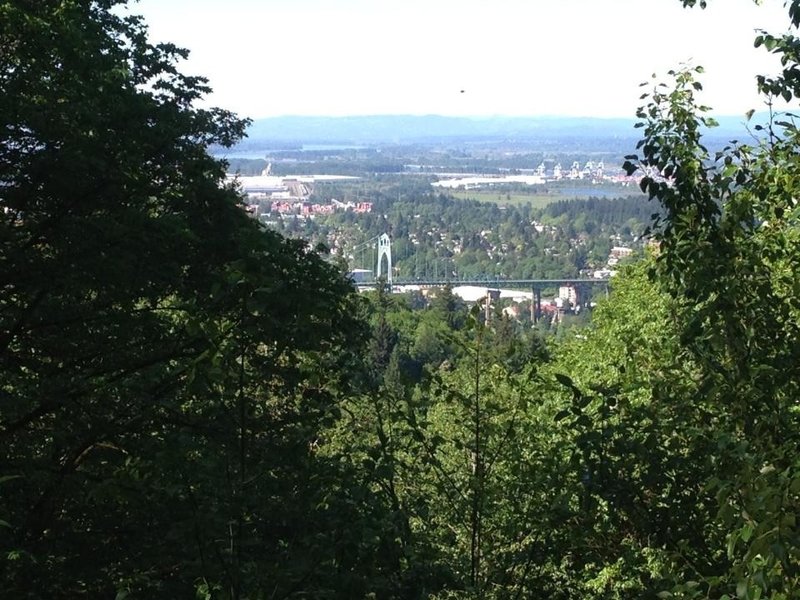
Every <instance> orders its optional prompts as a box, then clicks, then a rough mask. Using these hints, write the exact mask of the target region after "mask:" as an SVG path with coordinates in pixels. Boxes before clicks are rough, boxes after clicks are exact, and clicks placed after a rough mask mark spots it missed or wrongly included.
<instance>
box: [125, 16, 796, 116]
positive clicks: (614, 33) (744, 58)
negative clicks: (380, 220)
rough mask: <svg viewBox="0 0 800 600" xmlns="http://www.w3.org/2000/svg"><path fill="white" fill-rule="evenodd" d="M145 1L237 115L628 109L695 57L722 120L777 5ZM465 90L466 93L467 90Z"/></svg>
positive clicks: (159, 30) (153, 27)
mask: <svg viewBox="0 0 800 600" xmlns="http://www.w3.org/2000/svg"><path fill="white" fill-rule="evenodd" d="M709 5H710V6H709V8H708V9H707V10H705V11H701V10H699V9H694V10H687V9H683V8H681V6H680V2H679V0H141V1H140V2H138V3H133V4H132V5H131V7H130V9H129V10H131V11H132V12H135V13H138V14H142V15H144V17H145V19H146V21H147V23H148V24H149V26H150V33H151V38H152V40H153V41H171V42H174V43H176V44H178V45H180V46H183V47H185V48H188V49H189V50H190V51H191V56H190V58H189V60H188V61H187V62H186V63H184V64H183V66H182V70H183V72H185V73H188V74H193V75H204V76H206V77H208V78H209V79H210V82H211V86H212V87H213V88H214V94H213V96H212V97H211V98H210V103H211V104H213V105H216V106H221V107H223V108H228V109H231V110H233V111H235V112H238V113H239V114H240V115H241V116H249V117H254V118H258V117H266V116H280V115H364V114H442V115H472V116H484V115H525V116H539V115H571V116H601V117H611V116H614V117H633V116H634V112H635V109H636V106H638V104H639V102H640V101H639V95H640V93H641V89H640V88H639V85H638V84H639V83H641V82H642V81H645V80H647V79H649V77H650V75H651V74H652V73H654V72H655V73H665V72H666V71H667V70H668V69H670V68H675V67H677V66H679V65H680V64H681V63H682V62H691V63H692V64H702V65H703V66H704V67H705V68H706V75H705V76H704V77H703V79H702V82H703V84H704V86H705V88H706V91H705V95H704V96H703V101H704V102H706V103H707V104H709V105H711V106H712V107H713V108H714V112H715V113H717V114H731V115H739V114H743V113H744V112H746V111H747V110H748V109H750V108H755V109H761V108H763V102H762V100H761V99H759V97H758V96H757V95H756V93H755V91H754V90H755V83H754V76H755V74H756V73H761V72H772V71H774V70H775V68H776V65H777V62H776V61H775V60H774V57H770V56H769V55H768V54H767V53H766V51H765V50H764V49H763V48H761V49H758V50H756V49H754V48H753V43H752V42H753V38H754V36H755V34H754V29H756V28H765V29H768V30H770V31H772V32H775V33H780V32H782V31H783V30H785V28H786V24H787V23H788V18H787V17H786V16H785V11H784V9H783V2H782V1H781V0H765V1H764V5H763V6H755V5H754V3H753V1H752V0H709ZM462 90H463V92H462Z"/></svg>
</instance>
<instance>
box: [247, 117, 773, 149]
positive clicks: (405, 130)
mask: <svg viewBox="0 0 800 600" xmlns="http://www.w3.org/2000/svg"><path fill="white" fill-rule="evenodd" d="M717 120H718V121H719V122H720V127H719V128H716V129H714V130H713V136H714V137H724V138H726V139H729V138H735V137H737V136H738V137H742V136H745V135H747V133H746V130H745V126H744V123H745V118H744V116H741V117H737V116H722V117H717ZM765 120H766V114H764V115H756V117H754V119H753V121H751V123H752V122H756V121H757V122H764V121H765ZM635 123H636V120H635V119H602V118H589V117H585V118H576V117H482V118H478V117H445V116H440V115H424V116H416V115H382V116H352V117H303V116H287V117H271V118H266V119H257V120H255V121H253V123H252V125H251V126H250V128H249V129H248V138H249V140H248V141H246V142H245V144H248V143H262V142H267V141H269V142H275V143H280V144H286V143H294V144H297V143H299V144H339V145H360V144H376V143H382V144H391V143H396V144H407V143H424V142H433V141H444V140H452V141H457V140H462V141H465V140H476V141H480V140H535V139H554V138H559V139H589V138H606V139H609V138H617V139H620V138H639V137H641V131H640V130H638V129H635V128H634V124H635Z"/></svg>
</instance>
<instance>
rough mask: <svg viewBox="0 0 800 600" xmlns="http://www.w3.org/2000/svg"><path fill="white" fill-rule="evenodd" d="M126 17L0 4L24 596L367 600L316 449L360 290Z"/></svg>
mask: <svg viewBox="0 0 800 600" xmlns="http://www.w3.org/2000/svg"><path fill="white" fill-rule="evenodd" d="M123 5H124V2H117V1H115V0H107V1H102V2H98V1H90V0H67V1H60V0H59V1H55V0H44V1H42V2H22V1H16V0H14V1H4V2H0V119H2V122H1V123H0V280H1V281H2V282H3V284H2V286H0V340H2V343H0V373H1V374H2V375H1V377H2V379H0V400H1V402H0V474H1V475H2V477H3V489H2V495H0V517H1V518H2V520H3V521H4V522H6V523H7V524H8V525H9V527H3V531H0V549H2V552H3V555H4V561H5V565H4V569H3V573H4V574H3V589H4V593H6V594H7V595H10V596H14V597H20V598H22V597H31V598H41V597H50V598H58V597H64V598H73V597H76V596H81V595H84V596H90V597H109V596H113V595H114V594H115V592H119V593H120V594H123V595H124V594H126V593H133V594H139V595H143V596H148V597H168V598H174V597H187V596H190V595H192V594H194V593H195V591H197V592H198V593H203V594H209V595H211V596H215V597H231V598H241V597H245V596H249V597H253V596H257V595H259V594H266V593H267V590H269V593H270V594H273V593H277V594H282V595H290V594H293V593H298V594H299V593H306V594H307V593H311V592H309V591H308V590H320V589H336V590H339V592H338V593H340V594H341V595H342V597H353V596H354V595H356V596H357V595H361V592H364V593H366V588H365V587H364V586H366V585H367V583H365V582H366V581H367V579H371V577H368V578H366V579H365V578H364V577H362V574H363V573H366V572H367V571H370V570H371V569H372V567H371V566H368V567H366V569H365V568H364V565H367V564H375V563H374V560H373V559H372V558H370V556H375V557H378V560H379V561H380V558H379V557H380V555H379V554H376V553H374V552H371V551H367V550H365V553H364V554H363V556H362V555H360V551H358V550H352V548H362V549H366V548H367V546H364V545H361V542H360V541H359V540H360V539H361V538H359V537H358V536H359V535H361V532H362V531H363V529H357V530H348V529H347V528H346V527H344V525H343V521H341V520H339V519H345V520H348V521H352V520H354V519H355V518H356V517H355V514H354V512H353V510H349V509H348V508H347V507H348V506H354V504H353V502H352V499H351V495H352V494H356V495H357V494H358V493H359V492H358V490H354V489H353V488H351V487H348V486H346V485H345V486H342V485H340V483H341V482H347V481H349V479H348V477H347V474H346V473H343V472H340V470H338V467H337V465H336V464H326V463H324V461H322V460H321V459H319V458H318V456H317V453H316V451H315V448H316V444H317V442H316V440H317V437H318V431H319V430H320V428H321V427H323V426H324V425H325V424H326V423H328V422H329V421H330V420H332V419H335V418H336V412H335V408H336V402H337V398H338V395H339V394H340V393H342V392H343V391H344V390H346V389H348V388H349V385H350V383H349V379H348V376H347V373H348V372H349V369H350V367H349V366H348V365H349V364H351V357H350V354H349V352H347V351H346V350H345V348H347V347H350V346H351V345H352V344H353V341H352V340H353V338H354V337H355V338H358V336H359V335H360V327H359V325H358V323H356V322H355V321H354V319H353V316H352V315H354V314H355V311H354V310H353V304H352V300H353V293H352V290H351V288H350V286H349V285H348V283H347V282H346V281H345V280H344V278H343V277H342V276H341V275H340V273H339V272H338V271H337V270H336V269H335V268H333V267H331V266H329V265H328V264H326V263H325V262H323V261H322V260H321V259H320V257H319V256H317V255H316V254H314V253H311V252H309V251H307V250H306V246H305V244H304V243H302V242H293V241H287V240H285V239H283V238H281V237H280V236H278V235H276V234H272V233H266V232H264V231H262V230H261V229H260V228H259V226H258V225H257V223H256V222H255V221H253V220H251V219H250V218H248V217H247V216H246V213H245V212H244V211H243V210H241V204H240V201H239V198H238V196H237V194H236V192H235V190H233V189H231V188H230V187H228V186H226V184H225V180H224V165H223V164H222V163H220V162H218V161H216V160H214V159H213V158H211V157H210V156H209V155H208V153H207V146H208V144H211V143H217V144H222V145H228V144H231V143H232V142H233V141H235V140H236V139H237V138H238V137H239V136H240V135H241V134H242V131H243V127H244V122H242V121H240V120H238V119H236V118H235V117H234V116H233V115H231V114H230V113H227V112H225V111H221V110H216V109H213V110H200V109H196V108H193V103H194V101H195V100H197V99H198V98H199V97H201V96H202V95H203V94H204V93H206V92H207V91H208V88H207V87H206V85H205V81H204V80H202V79H200V78H194V77H187V76H184V75H181V74H180V73H179V72H178V71H177V70H176V68H175V66H174V63H175V61H176V60H177V59H178V58H180V57H182V56H184V55H185V52H184V51H182V50H179V49H177V48H175V47H174V46H172V45H170V44H162V45H155V46H154V45H151V44H149V43H148V42H147V39H146V29H145V27H144V25H143V24H142V23H141V21H140V20H138V19H137V18H135V17H127V16H121V15H124V11H123V8H122V6H123ZM362 514H364V515H365V518H369V513H368V512H367V511H366V510H365V511H364V512H363V513H362ZM348 531H349V532H351V533H353V535H352V536H351V535H349V533H348ZM353 536H355V537H353ZM378 579H380V577H378ZM374 581H377V579H376V580H374ZM374 581H373V583H374ZM369 585H371V584H369ZM376 585H377V584H376Z"/></svg>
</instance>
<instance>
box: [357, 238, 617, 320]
mask: <svg viewBox="0 0 800 600" xmlns="http://www.w3.org/2000/svg"><path fill="white" fill-rule="evenodd" d="M348 258H349V260H350V262H349V264H351V265H359V266H358V267H354V268H352V270H351V272H350V275H351V278H352V279H353V283H354V285H356V287H358V288H359V289H367V288H373V287H375V286H376V285H381V284H382V285H385V286H387V287H388V288H389V289H392V290H398V291H402V290H406V289H409V288H417V289H426V288H437V287H445V286H451V287H457V286H475V287H483V288H486V289H487V294H488V293H489V292H488V291H489V290H499V289H507V290H519V291H524V292H526V293H530V298H531V318H532V319H533V320H534V321H536V320H538V319H539V317H541V315H542V291H543V290H547V289H554V288H560V287H563V286H567V287H572V288H574V289H575V293H576V296H577V297H578V298H581V299H588V298H591V296H592V293H591V292H592V291H595V290H598V289H599V290H600V291H602V292H605V293H606V294H607V293H608V289H609V285H610V282H609V280H608V279H589V278H563V279H512V278H508V277H504V276H501V275H497V274H485V275H479V276H475V275H469V276H459V275H458V273H457V272H456V271H455V270H453V269H447V268H446V265H445V264H442V265H441V270H440V268H439V265H438V264H437V265H434V266H433V269H429V268H428V267H429V266H430V265H427V264H426V265H425V267H426V268H425V270H424V271H422V272H420V271H417V273H416V274H415V275H414V276H411V277H400V276H398V275H397V274H395V272H394V269H393V268H392V241H391V238H390V237H389V236H388V235H387V234H385V233H384V234H381V235H379V236H375V237H374V238H372V239H369V240H367V241H366V242H364V243H362V244H359V245H357V246H355V247H354V248H353V250H352V251H351V253H350V254H349V256H348ZM587 302H588V300H587Z"/></svg>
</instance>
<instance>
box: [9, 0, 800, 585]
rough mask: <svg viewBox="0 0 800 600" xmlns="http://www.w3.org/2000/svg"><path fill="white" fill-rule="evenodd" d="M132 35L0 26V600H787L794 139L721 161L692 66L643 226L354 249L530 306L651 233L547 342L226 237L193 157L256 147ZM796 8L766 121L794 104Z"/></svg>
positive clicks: (65, 10) (798, 466) (92, 5)
mask: <svg viewBox="0 0 800 600" xmlns="http://www.w3.org/2000/svg"><path fill="white" fill-rule="evenodd" d="M682 3H683V4H684V5H686V6H689V5H694V4H695V0H682ZM124 4H125V0H105V1H103V2H98V1H96V0H40V1H37V2H27V1H22V0H0V119H2V122H0V207H2V210H0V560H2V561H3V569H2V576H0V577H2V580H1V581H2V588H1V589H2V595H3V596H4V597H9V598H30V599H38V598H54V599H58V598H64V599H67V598H69V599H71V598H84V597H85V598H117V599H118V600H122V599H124V598H165V599H166V598H170V599H171V598H203V599H206V600H208V599H231V600H233V599H236V600H241V599H245V598H251V599H256V598H286V599H289V598H293V599H300V598H317V599H333V598H341V599H351V598H375V599H378V598H387V599H391V598H396V599H440V600H444V599H457V598H460V599H485V600H489V599H498V600H499V599H509V600H510V599H521V598H548V599H555V600H558V599H563V600H568V599H570V600H571V599H575V598H580V599H589V600H605V599H620V600H622V599H626V600H635V599H640V598H687V599H688V598H698V599H699V598H713V599H715V600H723V599H724V600H731V599H733V598H739V599H747V600H758V599H765V598H769V599H771V600H786V599H790V598H800V532H799V531H798V522H797V518H798V514H800V453H799V452H798V448H800V422H799V421H800V404H799V403H798V398H799V397H800V396H799V395H800V284H798V282H800V263H799V262H798V261H797V256H798V255H800V229H799V228H798V226H799V225H800V208H798V206H797V198H798V196H800V130H799V129H798V128H797V127H796V126H795V124H794V123H793V121H792V120H791V119H789V118H786V117H784V116H780V115H777V114H776V115H775V118H774V120H773V122H772V123H771V125H770V128H769V130H768V131H767V132H766V134H767V135H766V137H765V138H764V141H763V142H755V143H754V145H752V146H745V145H741V144H736V143H732V144H731V145H730V147H729V148H728V149H727V150H725V151H724V152H722V153H721V154H719V155H718V156H709V154H708V151H707V149H706V147H705V146H704V144H703V139H702V135H701V133H702V132H703V131H704V130H705V128H707V127H708V126H711V125H713V123H712V122H711V121H710V120H709V119H708V118H707V117H706V116H705V115H706V114H707V111H706V109H705V108H704V107H702V106H698V105H697V102H696V94H697V92H698V91H699V90H700V89H701V88H702V84H701V81H700V80H699V79H698V78H699V77H700V73H701V69H700V68H689V67H687V68H684V69H681V70H678V71H676V72H672V73H670V74H669V75H668V79H667V82H666V83H665V84H663V85H662V84H660V82H659V80H657V79H656V80H654V81H653V84H652V85H651V86H650V85H648V86H647V87H646V88H645V91H646V92H647V93H646V96H645V97H644V98H643V100H644V102H645V105H644V106H643V107H642V108H641V109H640V111H639V112H638V114H637V118H638V119H639V122H640V123H641V132H642V135H643V139H642V141H641V143H640V144H639V146H638V154H636V155H631V156H629V157H628V159H627V162H626V165H625V168H626V169H627V170H628V172H630V173H635V172H637V171H639V170H641V174H642V175H643V176H644V177H643V179H642V189H643V190H644V191H645V192H646V193H647V195H648V197H649V198H650V200H651V203H650V204H649V205H648V204H642V203H641V201H640V200H636V201H634V200H631V201H622V200H617V201H603V200H591V201H587V202H584V203H583V204H580V203H564V204H561V203H554V204H551V205H550V206H548V207H546V208H544V209H541V212H537V213H535V214H534V212H533V209H532V208H530V207H524V206H523V207H515V208H513V209H512V208H511V207H509V208H506V209H505V210H503V209H500V208H499V207H498V206H496V205H493V204H480V203H468V202H467V203H465V202H463V201H456V200H454V199H452V198H449V197H447V196H443V195H438V194H434V193H432V192H431V191H430V188H428V187H427V186H425V188H424V189H423V188H422V187H420V189H418V190H411V191H408V190H406V191H405V192H401V193H400V194H399V197H398V195H397V194H395V193H388V194H387V196H386V198H385V199H382V198H379V199H377V200H376V206H377V210H375V211H374V212H373V213H370V216H369V217H368V218H365V219H364V220H363V221H359V222H358V223H350V224H349V225H351V226H354V227H358V228H360V230H361V232H362V234H363V236H364V237H367V236H370V235H373V233H378V232H381V233H382V232H383V231H384V230H385V229H384V228H385V227H387V226H388V227H390V228H392V229H393V231H394V232H395V233H396V237H398V238H404V239H406V240H407V243H409V244H412V245H415V246H419V247H421V248H423V249H425V251H426V252H428V253H431V252H432V253H433V258H434V259H436V258H439V256H440V255H439V254H438V253H439V252H441V253H442V254H447V253H450V254H451V255H452V256H449V258H452V259H453V261H454V263H455V264H456V266H457V267H458V268H459V269H464V270H468V269H469V268H471V267H474V268H475V269H478V268H481V269H483V268H488V263H485V262H484V261H486V260H493V261H494V262H495V263H496V264H495V266H497V267H498V268H501V269H504V270H507V271H508V272H509V273H510V272H511V271H512V269H513V270H515V271H514V273H519V274H522V273H532V274H533V273H535V274H536V275H545V276H546V273H547V272H548V271H547V269H549V268H552V269H554V270H563V269H570V268H572V269H575V270H578V269H580V268H581V265H582V264H583V262H581V261H582V260H584V261H591V260H593V259H592V258H591V257H592V255H593V253H594V254H596V255H597V256H601V255H602V254H603V253H604V252H605V251H606V250H605V248H599V247H596V248H589V247H586V248H584V249H581V246H580V244H579V243H578V242H576V240H577V241H580V240H581V239H582V234H584V233H585V234H591V233H592V232H597V231H599V232H604V231H605V228H607V227H609V226H610V224H614V226H617V225H618V224H619V222H620V220H621V219H626V220H630V225H629V227H630V232H629V234H630V235H634V234H635V235H639V234H640V232H639V230H638V227H639V226H640V224H642V225H643V224H644V223H642V220H643V219H644V218H645V217H644V214H643V212H644V211H647V212H648V213H650V212H652V213H657V217H656V218H655V220H654V222H652V223H651V224H650V225H651V227H652V229H651V232H650V237H651V239H652V240H653V244H652V248H651V249H650V250H648V251H647V252H645V253H643V255H642V257H641V259H640V260H638V261H636V262H635V263H634V264H630V265H627V266H625V267H623V268H622V269H621V273H620V274H619V275H617V277H616V278H615V279H614V282H613V291H612V293H611V295H610V296H609V297H608V298H607V299H605V300H603V301H602V302H601V303H600V304H599V305H598V307H597V309H596V310H595V311H594V313H593V316H592V323H591V324H590V325H589V326H587V327H584V328H582V329H580V330H579V331H575V332H574V335H563V336H560V337H548V338H544V337H543V336H542V335H541V334H540V331H539V330H537V329H536V328H531V327H530V326H529V325H530V324H529V323H526V324H525V325H523V324H522V323H521V322H520V321H518V320H517V319H516V318H514V316H513V315H510V314H504V313H503V312H501V311H498V310H496V308H497V307H496V306H490V307H488V309H487V307H486V306H485V304H484V303H482V302H479V303H477V304H474V305H466V304H464V303H463V302H461V301H460V300H459V299H458V298H457V297H456V296H454V295H453V293H452V290H451V289H449V288H444V289H443V290H440V291H439V292H438V293H437V294H435V295H431V296H430V297H429V298H427V299H422V298H421V296H420V295H407V296H401V295H392V294H389V293H386V291H385V290H383V289H379V290H376V291H374V292H371V293H368V294H363V295H359V294H357V293H356V292H355V290H354V289H353V288H352V286H351V285H350V282H349V281H348V280H347V278H346V276H345V274H344V272H343V271H342V270H341V269H340V268H339V267H338V266H336V265H337V261H336V260H335V257H323V256H321V255H320V254H319V253H318V252H317V251H313V250H311V249H309V245H308V244H307V243H306V241H303V240H297V239H291V238H287V237H283V236H282V235H280V234H279V233H277V232H275V231H274V230H272V229H268V228H266V227H264V226H262V225H261V224H260V223H259V222H258V221H257V220H255V219H252V218H250V217H249V216H247V213H246V211H245V210H244V206H243V203H242V202H241V199H240V197H239V195H238V192H237V191H236V190H235V189H234V188H233V187H231V186H229V185H227V184H226V179H225V171H226V165H225V164H223V163H221V162H219V161H217V160H215V159H213V158H212V157H211V156H210V155H209V154H208V148H209V145H210V144H219V145H223V146H226V145H230V144H233V143H234V142H235V141H236V140H237V139H238V137H239V136H241V134H242V132H243V130H244V127H245V125H246V123H244V122H242V121H240V120H238V119H237V118H236V117H235V116H234V115H231V114H230V113H228V112H225V111H222V110H217V109H213V110H212V109H198V108H196V107H195V105H194V101H195V100H196V99H198V98H200V97H201V96H203V94H205V93H206V92H207V91H208V90H207V87H206V82H205V81H203V80H202V79H197V78H193V77H186V76H183V75H181V74H180V73H179V72H178V71H177V70H176V67H175V63H176V60H177V58H178V57H180V56H182V55H183V51H181V50H179V49H177V48H175V47H174V46H172V45H169V44H162V45H152V44H151V43H150V42H148V41H147V30H146V27H145V25H144V24H143V23H142V22H141V21H140V20H139V19H136V18H132V17H127V16H125V15H126V14H127V13H126V12H125V11H124V10H122V8H123V5H124ZM699 4H701V6H704V5H705V1H704V0H702V1H701V2H700V3H699ZM786 8H787V12H788V20H789V22H790V24H791V27H790V29H789V33H788V34H786V35H781V36H778V37H773V36H771V35H769V34H767V33H759V34H758V37H757V38H756V45H757V46H763V47H764V48H766V50H768V51H770V52H772V53H774V54H776V55H777V56H779V57H780V58H781V60H782V70H781V72H779V73H778V74H776V75H774V76H771V77H768V76H765V77H762V78H760V79H759V80H758V86H759V89H760V90H761V92H763V93H764V94H765V96H766V98H768V99H769V98H775V97H782V98H784V99H785V100H786V101H787V102H790V103H797V101H798V99H800V75H799V74H800V53H799V52H798V48H800V39H799V38H798V37H797V35H796V34H797V28H798V26H800V0H790V1H787V2H786ZM654 173H659V174H661V175H662V176H659V177H654V176H653V174H654ZM465 208H466V210H465ZM417 215H419V216H417ZM340 218H341V219H351V218H353V217H352V215H350V216H347V215H344V216H340V215H333V216H331V218H330V220H328V221H325V222H323V221H321V220H320V221H317V222H311V221H307V223H311V224H313V227H315V228H318V229H315V230H313V231H309V232H307V233H309V234H310V235H311V237H313V236H317V238H318V239H322V238H323V237H324V238H326V239H329V238H331V236H333V238H334V241H336V240H337V239H338V238H337V235H339V233H338V232H340V231H343V229H342V228H343V223H341V222H339V221H338V219H340ZM647 220H649V217H647ZM626 222H627V221H626ZM294 223H295V224H297V223H298V221H294ZM423 224H424V225H423ZM537 225H538V226H540V227H541V228H542V229H541V231H540V230H538V229H537ZM437 228H438V229H437ZM286 229H287V230H288V229H289V228H288V227H287V228H286ZM290 233H291V234H292V235H295V234H297V233H299V232H297V231H290ZM429 234H430V235H429ZM434 234H436V235H438V239H437V238H436V237H434ZM617 234H619V235H622V233H619V232H618V233H615V234H614V235H617ZM608 235H609V236H610V235H612V234H611V233H608ZM426 237H431V238H432V239H431V240H425V239H424V238H426ZM609 239H610V238H609ZM414 240H417V241H418V243H417V244H414ZM543 240H547V242H546V244H545V242H544V241H543ZM539 244H542V245H541V246H540V245H539ZM504 246H506V247H504ZM456 247H459V248H460V251H459V252H456V251H455V248H456ZM547 248H550V249H551V250H550V251H549V253H548V250H547ZM540 250H541V255H542V256H544V257H548V258H547V259H545V258H542V257H541V256H540V255H539V254H538V253H539V252H540ZM534 251H535V252H534ZM579 252H585V253H586V257H585V258H584V259H580V258H579V256H578V253H579ZM398 254H399V256H400V263H399V264H400V267H401V269H403V270H406V269H408V270H409V271H411V272H418V271H414V270H413V269H414V267H413V265H410V264H408V263H404V262H403V257H404V256H406V257H407V256H410V254H405V255H404V254H403V251H402V250H399V251H398ZM532 254H534V255H535V256H537V257H538V258H537V260H538V261H539V262H538V263H536V264H535V265H530V266H529V265H527V264H526V261H528V260H530V257H531V255H532ZM469 256H472V257H474V262H469V260H467V259H465V257H469ZM487 257H488V259H487ZM551 259H552V261H553V262H552V264H551V263H548V262H547V261H548V260H551ZM459 260H462V261H463V262H462V263H458V261H459ZM554 272H555V271H554ZM559 272H563V271H559Z"/></svg>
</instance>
